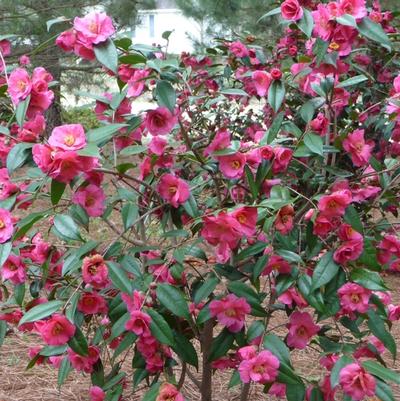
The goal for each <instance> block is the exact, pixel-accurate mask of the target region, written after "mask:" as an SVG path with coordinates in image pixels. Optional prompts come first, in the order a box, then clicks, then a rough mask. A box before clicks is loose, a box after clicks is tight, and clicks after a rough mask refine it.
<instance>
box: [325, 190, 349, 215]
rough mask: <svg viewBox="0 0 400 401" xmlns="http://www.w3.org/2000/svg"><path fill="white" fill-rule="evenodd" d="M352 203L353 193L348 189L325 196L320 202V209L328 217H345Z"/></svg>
mask: <svg viewBox="0 0 400 401" xmlns="http://www.w3.org/2000/svg"><path fill="white" fill-rule="evenodd" d="M351 201H352V196H351V192H350V191H349V190H347V189H345V190H341V191H336V192H333V193H332V194H330V195H324V196H323V197H321V199H320V200H319V202H318V209H319V211H320V212H322V213H323V214H324V215H325V216H327V217H334V216H343V215H344V213H345V211H346V208H347V206H349V205H350V203H351Z"/></svg>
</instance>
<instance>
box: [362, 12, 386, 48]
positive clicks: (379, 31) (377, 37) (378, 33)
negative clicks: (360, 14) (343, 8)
mask: <svg viewBox="0 0 400 401" xmlns="http://www.w3.org/2000/svg"><path fill="white" fill-rule="evenodd" d="M357 27H358V31H359V32H360V33H361V35H363V36H365V37H366V38H368V39H371V40H373V41H374V42H376V43H379V44H380V45H381V46H383V47H385V48H386V49H387V50H389V51H391V50H392V44H391V42H390V39H389V37H388V36H387V34H386V32H385V31H384V30H383V28H382V26H381V24H377V23H376V22H373V21H372V20H371V19H370V18H368V17H364V18H363V19H362V20H361V22H359V23H358V24H357Z"/></svg>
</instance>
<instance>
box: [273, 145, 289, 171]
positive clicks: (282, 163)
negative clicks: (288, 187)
mask: <svg viewBox="0 0 400 401" xmlns="http://www.w3.org/2000/svg"><path fill="white" fill-rule="evenodd" d="M292 156H293V150H292V149H289V148H284V147H282V146H277V147H276V148H274V161H273V163H272V172H273V173H274V174H277V173H284V172H285V171H286V170H287V168H288V166H289V163H290V161H291V160H292Z"/></svg>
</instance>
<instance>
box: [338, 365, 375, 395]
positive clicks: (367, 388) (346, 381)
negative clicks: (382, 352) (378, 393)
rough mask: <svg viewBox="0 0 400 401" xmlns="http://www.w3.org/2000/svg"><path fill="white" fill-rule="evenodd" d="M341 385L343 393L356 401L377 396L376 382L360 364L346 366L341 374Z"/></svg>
mask: <svg viewBox="0 0 400 401" xmlns="http://www.w3.org/2000/svg"><path fill="white" fill-rule="evenodd" d="M339 384H340V385H341V386H342V388H343V392H344V393H345V394H346V395H348V396H350V397H351V399H352V400H354V401H361V400H364V398H365V397H372V396H373V395H375V388H376V380H375V378H374V377H373V376H372V375H371V374H369V373H367V372H366V371H365V369H364V368H363V367H362V366H360V365H359V364H358V363H351V364H350V365H347V366H345V367H344V368H343V369H342V370H341V371H340V373H339Z"/></svg>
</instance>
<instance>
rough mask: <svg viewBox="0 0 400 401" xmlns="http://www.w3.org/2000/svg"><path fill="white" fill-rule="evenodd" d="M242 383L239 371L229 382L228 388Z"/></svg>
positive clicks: (234, 373) (235, 372) (234, 372)
mask: <svg viewBox="0 0 400 401" xmlns="http://www.w3.org/2000/svg"><path fill="white" fill-rule="evenodd" d="M240 383H242V381H241V380H240V374H239V371H238V370H235V371H233V373H232V376H231V378H230V380H229V384H228V388H229V389H230V388H233V387H236V386H238V385H239V384H240Z"/></svg>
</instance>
